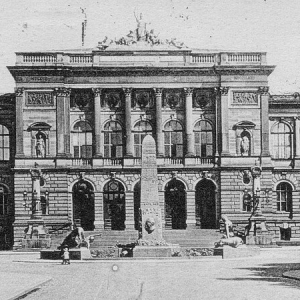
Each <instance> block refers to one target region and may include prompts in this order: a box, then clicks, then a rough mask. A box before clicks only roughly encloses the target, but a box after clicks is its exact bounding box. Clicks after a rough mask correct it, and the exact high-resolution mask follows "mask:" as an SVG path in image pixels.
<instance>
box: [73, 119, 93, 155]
mask: <svg viewBox="0 0 300 300" xmlns="http://www.w3.org/2000/svg"><path fill="white" fill-rule="evenodd" d="M92 139H93V137H92V127H91V125H90V124H89V122H87V121H78V122H77V123H75V125H74V126H73V130H72V141H73V155H74V157H75V158H91V157H92V155H93V154H92V152H93V151H92V145H93V141H92Z"/></svg>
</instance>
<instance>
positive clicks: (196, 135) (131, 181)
mask: <svg viewBox="0 0 300 300" xmlns="http://www.w3.org/2000/svg"><path fill="white" fill-rule="evenodd" d="M8 69H9V71H10V72H11V74H12V76H13V77H14V79H15V82H16V93H15V105H16V106H15V123H14V124H15V125H14V126H13V127H11V128H10V129H9V130H11V133H12V134H11V136H12V137H13V136H15V140H16V142H15V144H14V145H15V150H14V151H13V154H12V155H13V164H14V168H13V171H12V170H9V172H10V178H11V182H13V184H12V185H11V187H8V185H7V184H5V183H2V181H1V182H0V193H1V187H2V186H3V187H6V188H9V189H10V191H11V195H13V196H12V197H13V198H12V200H11V201H12V203H13V211H14V214H13V215H14V219H13V225H12V226H13V232H14V245H15V247H16V248H17V247H18V246H19V245H20V242H21V239H22V237H23V236H24V229H25V228H26V226H27V222H28V220H29V219H30V216H31V208H30V206H25V207H24V205H23V204H24V201H25V200H26V199H27V198H28V197H29V196H30V195H31V193H32V178H31V175H30V169H32V168H34V166H38V168H39V169H40V170H41V172H42V178H41V181H40V185H41V191H40V200H41V211H42V216H43V219H44V221H45V224H46V227H47V228H57V227H59V226H62V225H64V224H66V223H68V222H73V223H77V224H78V223H79V224H81V226H82V227H83V228H84V229H85V230H87V231H93V230H97V231H99V230H100V231H102V230H106V231H114V230H117V231H123V232H124V234H126V231H133V230H137V229H138V212H139V206H140V176H141V146H142V140H143V138H144V136H145V135H147V134H150V135H152V136H153V137H154V139H155V142H156V149H157V166H158V190H159V202H160V205H161V210H162V218H163V225H164V230H187V231H188V230H191V229H194V230H195V229H199V230H200V229H216V228H218V226H219V219H220V216H221V214H227V215H228V217H229V218H230V219H231V220H232V221H233V222H234V223H235V224H237V225H243V226H245V225H246V224H247V222H248V218H249V216H250V210H251V207H249V206H248V205H246V203H245V201H244V198H245V197H244V196H245V194H246V193H247V192H248V193H249V194H250V195H252V196H253V193H255V195H256V196H258V195H257V193H259V196H260V201H261V204H262V212H263V214H264V216H265V217H266V219H267V225H268V229H269V230H270V231H271V232H272V233H274V234H275V237H276V238H278V239H279V238H280V235H279V228H280V227H281V226H283V223H288V224H289V226H290V227H292V237H293V238H297V237H299V238H300V194H299V192H298V185H299V180H300V176H299V159H300V138H299V132H300V131H299V116H298V113H297V110H298V105H299V103H300V102H299V101H300V100H299V95H298V94H294V95H288V96H270V94H269V91H268V76H269V75H270V74H271V73H272V71H273V70H274V66H270V65H268V64H267V62H266V53H264V52H259V53H249V52H213V51H200V50H195V49H189V48H186V47H184V46H182V45H176V44H174V43H173V44H170V43H169V44H163V43H153V42H151V41H146V40H141V41H138V42H136V43H130V44H128V43H125V42H124V43H123V44H122V43H111V44H110V45H108V46H103V45H102V44H100V45H99V46H98V47H95V48H94V49H81V50H70V51H56V52H55V51H52V52H51V51H50V52H30V53H17V61H16V64H15V66H10V67H8ZM2 123H3V122H2V120H1V126H2V127H1V128H3V126H5V124H2ZM1 130H2V129H1ZM0 134H1V136H0V137H1V139H2V140H3V139H4V136H5V130H4V131H3V130H2V131H1V132H0ZM0 146H1V147H0V151H2V152H0V155H1V153H4V152H3V151H6V150H5V146H4V145H3V144H1V145H0ZM13 147H14V146H13ZM3 155H4V154H2V156H3ZM4 158H5V157H4V156H3V157H2V159H3V160H5V159H4ZM0 159H1V158H0ZM257 165H259V166H260V167H261V175H260V185H261V186H260V190H259V191H253V188H252V187H253V178H252V174H251V169H252V167H253V166H257ZM2 179H3V178H1V180H2ZM3 205H4V204H3ZM0 209H1V206H0ZM0 212H1V210H0ZM11 223H12V222H11Z"/></svg>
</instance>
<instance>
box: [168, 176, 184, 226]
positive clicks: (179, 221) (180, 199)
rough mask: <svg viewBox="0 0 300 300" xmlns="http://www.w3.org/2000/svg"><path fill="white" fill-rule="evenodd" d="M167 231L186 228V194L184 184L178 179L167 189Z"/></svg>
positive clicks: (173, 180) (170, 182) (169, 184)
mask: <svg viewBox="0 0 300 300" xmlns="http://www.w3.org/2000/svg"><path fill="white" fill-rule="evenodd" d="M165 204H166V205H165V210H166V215H165V219H166V229H185V228H186V193H185V186H184V184H183V183H182V182H181V181H179V180H177V179H176V178H174V179H172V180H171V181H169V182H168V183H167V185H166V187H165Z"/></svg>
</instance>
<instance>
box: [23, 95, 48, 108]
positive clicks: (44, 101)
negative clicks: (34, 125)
mask: <svg viewBox="0 0 300 300" xmlns="http://www.w3.org/2000/svg"><path fill="white" fill-rule="evenodd" d="M26 105H28V106H53V105H54V100H53V95H52V93H50V92H49V93H46V92H28V93H27V97H26Z"/></svg>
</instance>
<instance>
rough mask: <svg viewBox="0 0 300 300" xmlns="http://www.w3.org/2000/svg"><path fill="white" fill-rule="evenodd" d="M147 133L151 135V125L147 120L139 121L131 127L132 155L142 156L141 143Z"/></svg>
mask: <svg viewBox="0 0 300 300" xmlns="http://www.w3.org/2000/svg"><path fill="white" fill-rule="evenodd" d="M147 134H151V135H152V126H151V124H150V123H149V122H148V121H139V122H137V123H136V124H135V126H134V128H133V137H134V156H135V157H141V156H142V143H143V139H144V137H145V136H146V135H147Z"/></svg>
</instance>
